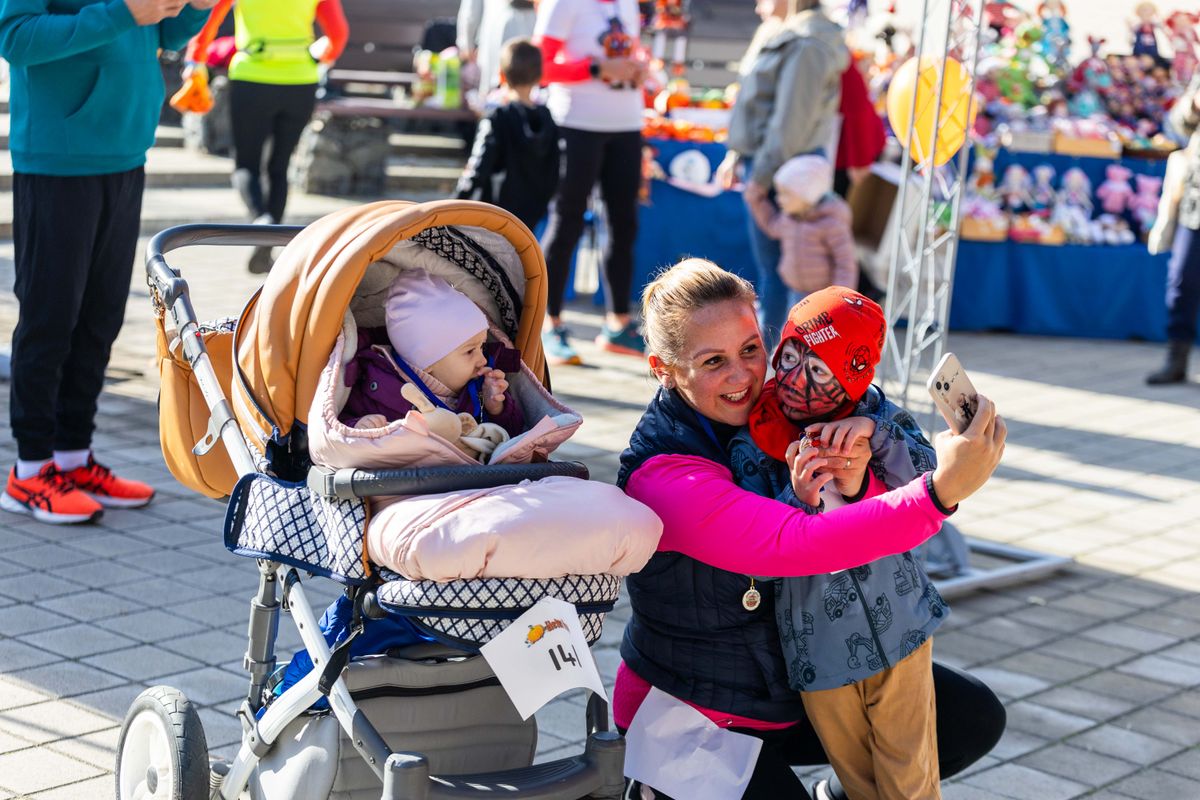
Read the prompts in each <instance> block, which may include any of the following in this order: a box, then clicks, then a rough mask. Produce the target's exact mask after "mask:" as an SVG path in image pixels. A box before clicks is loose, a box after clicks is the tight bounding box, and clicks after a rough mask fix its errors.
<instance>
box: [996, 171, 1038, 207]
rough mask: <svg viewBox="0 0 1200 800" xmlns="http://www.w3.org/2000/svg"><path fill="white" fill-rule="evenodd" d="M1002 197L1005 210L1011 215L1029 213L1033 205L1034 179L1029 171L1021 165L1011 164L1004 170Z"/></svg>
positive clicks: (1001, 185) (1000, 189)
mask: <svg viewBox="0 0 1200 800" xmlns="http://www.w3.org/2000/svg"><path fill="white" fill-rule="evenodd" d="M999 191H1000V197H1001V198H1002V199H1003V200H1004V208H1005V209H1007V210H1008V212H1009V213H1011V214H1019V213H1021V212H1024V211H1028V210H1029V208H1030V207H1031V206H1032V205H1033V179H1032V178H1030V177H1029V171H1028V170H1027V169H1025V168H1024V167H1022V166H1021V165H1020V164H1011V165H1009V167H1008V168H1007V169H1006V170H1004V180H1002V181H1001V182H1000V187H999Z"/></svg>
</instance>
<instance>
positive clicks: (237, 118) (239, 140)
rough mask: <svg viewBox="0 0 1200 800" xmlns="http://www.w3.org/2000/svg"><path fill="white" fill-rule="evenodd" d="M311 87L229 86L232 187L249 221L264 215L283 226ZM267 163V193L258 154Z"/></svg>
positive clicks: (311, 98) (308, 112) (307, 116)
mask: <svg viewBox="0 0 1200 800" xmlns="http://www.w3.org/2000/svg"><path fill="white" fill-rule="evenodd" d="M316 92H317V85H316V84H315V83H301V84H292V85H286V84H273V83H252V82H251V81H230V82H229V113H230V114H231V115H232V117H231V124H232V127H233V161H234V166H233V188H235V189H237V191H238V194H240V195H241V197H242V202H243V203H245V204H246V209H247V210H248V211H249V212H250V217H251V219H257V218H258V217H261V216H263V215H264V214H267V215H269V216H270V217H271V220H272V221H274V222H276V223H278V222H282V221H283V210H284V207H285V206H286V205H287V193H288V180H287V177H288V164H289V163H290V162H291V160H292V153H294V152H295V150H296V145H298V144H299V143H300V134H301V133H303V132H304V126H305V125H307V124H308V121H309V119H311V118H312V112H313V107H314V106H315V105H316V97H317V95H316ZM268 140H270V142H271V151H270V155H269V156H268V158H267V163H266V169H267V190H266V193H265V194H264V192H263V183H262V169H263V151H264V150H265V149H266V146H267V141H268Z"/></svg>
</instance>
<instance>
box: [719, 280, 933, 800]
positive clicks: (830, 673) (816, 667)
mask: <svg viewBox="0 0 1200 800" xmlns="http://www.w3.org/2000/svg"><path fill="white" fill-rule="evenodd" d="M885 331H886V322H885V320H884V316H883V311H882V309H880V308H879V306H878V305H877V304H876V303H874V302H872V301H871V300H869V299H867V298H866V297H864V296H863V295H861V294H859V293H858V292H855V291H852V290H850V289H847V288H844V287H841V286H831V287H829V288H826V289H822V290H821V291H819V292H814V293H812V294H810V295H808V296H807V297H806V298H804V299H803V300H801V301H800V302H799V303H797V304H796V305H795V306H794V307H793V308H792V309H791V311H790V312H789V314H788V321H787V324H786V325H785V326H784V329H783V337H782V341H781V342H780V345H779V347H778V348H777V349H776V351H775V355H774V358H773V359H772V365H773V366H774V368H775V377H774V378H773V379H772V380H770V381H768V382H767V383H766V385H765V386H764V387H763V392H762V395H761V396H760V398H759V400H758V403H757V404H756V405H755V407H754V410H753V411H752V412H751V415H750V422H749V425H748V428H747V429H746V430H744V431H742V432H741V433H739V434H738V435H737V436H736V437H734V439H733V442H732V443H731V444H730V455H731V462H732V465H733V476H734V480H735V481H736V482H737V483H738V485H739V486H741V487H743V488H745V489H748V490H751V491H754V492H756V493H758V494H761V495H764V496H768V497H774V498H775V499H777V500H780V501H782V502H786V503H789V504H790V505H793V506H795V507H798V508H802V509H804V510H805V511H807V512H808V513H810V514H819V513H821V512H822V511H825V510H828V509H829V508H833V507H835V506H837V505H842V504H845V503H853V502H857V501H858V500H861V499H862V498H864V497H868V496H873V495H875V494H879V493H881V492H883V491H886V490H888V489H891V488H895V487H898V486H902V485H904V484H905V483H907V482H909V481H911V480H912V479H913V478H915V477H916V476H917V475H919V474H921V473H924V472H929V471H931V470H932V469H933V468H934V466H936V463H935V455H934V450H933V447H932V446H931V445H930V444H929V442H928V441H926V439H925V437H924V436H923V435H922V433H921V431H920V428H919V427H918V426H917V424H916V421H915V420H914V419H913V417H912V415H911V414H909V413H908V412H907V411H905V410H904V409H902V408H900V407H899V406H897V405H895V404H894V403H891V402H890V401H888V400H887V399H886V398H885V397H884V395H883V392H882V391H881V390H880V389H879V388H878V387H876V386H873V385H872V383H871V381H872V379H873V378H874V375H875V367H876V365H877V364H878V363H879V359H880V354H881V351H882V348H883V341H884V334H885ZM792 464H799V466H800V467H802V469H796V470H795V471H794V472H793V470H792V469H791V465H792ZM793 474H795V476H796V477H795V478H793V477H792V476H793ZM754 581H770V583H769V584H767V586H764V587H763V588H764V589H766V588H770V589H772V590H773V591H774V592H775V614H776V621H777V623H778V627H779V633H780V639H781V643H782V646H783V652H784V658H785V659H786V660H787V665H788V681H789V684H790V686H791V688H792V689H794V690H796V691H799V692H800V693H801V699H802V700H803V702H804V707H805V711H806V712H807V713H808V716H809V718H810V719H811V720H812V724H813V727H814V728H815V729H816V731H817V734H818V736H819V737H820V739H821V743H822V745H823V746H824V748H825V751H826V752H827V753H828V754H829V758H830V763H831V764H832V765H833V767H834V771H835V772H836V773H837V776H838V779H839V780H840V782H841V783H842V785H843V787H844V789H845V791H846V793H847V795H848V796H850V797H872V798H881V800H891V799H892V798H894V799H895V800H905V799H907V798H915V797H920V798H922V800H928V798H939V797H940V796H941V794H940V789H939V787H938V757H937V746H936V737H935V730H936V728H935V723H936V715H935V710H934V696H933V681H932V672H931V661H932V639H931V638H930V636H931V634H932V633H933V631H934V630H936V629H937V628H938V627H939V626H940V625H941V623H942V621H943V620H944V619H945V617H946V615H947V614H948V613H949V608H948V607H947V606H946V604H945V602H944V601H943V600H942V598H941V596H940V595H938V593H937V590H936V589H935V588H934V586H933V585H932V584H931V583H930V582H929V579H928V577H927V576H926V575H925V571H924V569H923V567H922V565H921V563H920V561H918V560H917V558H916V557H914V556H913V554H912V553H902V554H900V555H896V556H889V557H887V558H883V559H880V560H878V561H874V562H871V563H869V564H864V565H862V566H859V567H855V568H854V569H851V570H847V571H845V572H839V573H834V574H831V575H818V576H811V577H800V578H780V579H770V578H760V577H757V576H755V577H753V578H751V577H750V576H747V583H748V584H751V585H752V584H753V582H754Z"/></svg>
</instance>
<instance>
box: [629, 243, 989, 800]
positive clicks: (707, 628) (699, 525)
mask: <svg viewBox="0 0 1200 800" xmlns="http://www.w3.org/2000/svg"><path fill="white" fill-rule="evenodd" d="M754 301H755V297H754V290H753V289H752V288H751V287H750V285H749V284H748V283H747V282H746V281H744V280H743V279H741V278H739V277H737V276H736V275H733V274H732V273H729V272H726V271H725V270H723V269H721V268H720V267H718V266H716V265H715V264H712V263H710V262H707V261H702V260H700V259H690V260H687V261H684V262H682V263H680V264H677V265H676V266H674V267H672V268H671V269H670V270H668V271H667V272H665V273H663V274H662V275H660V276H659V277H658V278H657V279H656V280H655V281H654V282H652V283H651V284H650V285H649V286H647V287H646V290H645V293H644V295H643V319H644V320H645V323H644V324H645V332H646V341H647V352H648V361H649V365H650V369H651V371H652V372H653V374H654V375H655V377H656V379H657V380H658V381H659V383H660V384H661V388H660V389H659V391H658V393H657V395H656V396H655V397H654V399H653V400H652V401H651V402H650V405H649V406H648V408H647V409H646V412H645V414H644V415H643V416H642V419H641V421H640V422H639V423H638V426H637V428H636V430H635V431H634V433H633V436H632V437H631V438H630V443H629V448H628V449H627V450H626V451H625V452H624V453H622V454H621V470H620V473H619V474H618V477H617V482H618V485H620V486H621V487H622V488H623V489H624V490H625V492H626V493H627V494H629V496H631V497H634V498H636V499H637V500H640V501H641V502H643V503H645V504H646V505H648V506H649V507H650V508H652V509H653V510H654V511H655V512H656V513H657V514H658V516H659V517H660V518H661V519H662V521H663V535H662V539H661V541H660V543H659V547H658V552H657V553H655V555H654V556H653V557H652V558H651V560H650V562H649V563H648V564H647V565H646V567H645V568H643V569H642V571H641V572H639V573H637V574H635V575H630V576H629V577H628V578H627V586H628V589H629V598H630V602H631V604H632V608H633V617H632V619H631V620H630V622H629V624H628V626H627V627H626V629H625V637H624V641H623V642H622V644H621V657H622V659H623V663H622V664H621V666H620V667H619V668H618V670H617V680H616V686H615V688H614V690H613V716H614V718H615V720H616V723H617V725H618V727H619V728H621V729H628V727H629V725H630V723H631V722H632V720H633V717H634V714H635V713H636V712H637V710H638V707H639V706H640V705H641V703H642V702H643V700H644V699H645V698H646V696H647V694H648V693H649V691H650V689H651V687H654V688H657V689H659V690H661V691H663V692H666V693H667V694H669V695H672V696H673V697H675V698H677V699H679V700H682V701H683V702H685V703H687V704H689V705H691V706H693V707H694V708H696V709H697V710H699V711H700V712H701V713H702V714H704V715H705V716H706V717H708V718H709V719H710V720H712V721H713V722H715V723H716V724H717V725H719V726H721V727H724V728H729V729H731V730H735V731H737V732H739V733H743V734H747V735H750V736H754V737H757V738H759V739H761V740H762V741H763V749H762V751H761V753H760V755H759V757H758V760H757V763H756V766H755V768H754V772H753V775H752V777H751V779H750V783H749V785H748V787H747V788H746V790H745V794H744V795H743V797H744V798H751V799H753V800H760V798H761V799H762V800H766V799H767V798H781V797H808V796H809V795H808V793H807V790H806V789H805V788H804V787H803V786H802V785H801V783H800V781H799V779H798V778H797V777H796V776H795V773H793V772H792V767H793V766H799V765H806V764H822V763H827V759H826V757H825V753H824V750H823V749H822V747H821V744H820V741H819V740H818V738H817V736H816V734H815V733H814V731H813V728H812V725H811V724H810V723H809V722H808V721H807V719H806V718H805V716H804V708H803V705H802V703H801V699H800V696H799V694H798V693H797V692H794V691H792V690H791V689H789V687H788V680H787V669H786V665H785V663H784V657H783V654H782V650H781V647H780V642H779V631H778V627H777V625H776V621H775V609H774V595H773V592H772V591H771V590H770V589H766V590H764V591H762V592H761V599H759V598H755V602H752V603H747V602H746V595H747V593H748V591H749V590H750V589H752V588H753V587H754V583H753V579H752V578H751V577H749V576H753V575H775V576H801V575H814V574H820V573H825V572H834V571H837V570H843V569H850V568H852V567H856V566H858V565H860V564H865V563H868V562H871V561H874V560H876V559H878V558H880V557H882V556H885V555H891V554H895V553H901V552H904V551H906V550H909V549H911V548H913V547H915V546H917V545H918V544H920V543H922V542H924V541H925V540H926V539H928V538H929V537H930V536H932V535H933V534H934V533H936V532H937V530H938V529H939V528H940V526H941V523H942V521H943V520H944V519H945V518H946V517H947V516H948V515H949V514H950V513H952V512H953V510H954V509H955V508H956V507H957V505H958V503H959V502H960V501H962V500H965V499H966V498H967V497H969V496H970V495H971V494H973V493H974V492H975V491H977V490H978V489H979V488H980V487H981V486H983V484H984V483H985V482H986V481H987V479H988V478H989V477H990V476H991V474H992V472H993V471H994V470H995V468H996V466H997V464H998V463H999V461H1000V456H1001V454H1002V452H1003V450H1004V440H1005V435H1006V428H1005V425H1004V421H1003V420H1002V419H1001V418H1000V417H999V416H997V415H996V409H995V406H994V405H993V404H992V402H991V401H990V400H988V399H987V398H986V397H983V396H982V395H980V396H979V409H978V412H977V414H976V416H975V419H974V420H973V421H972V423H971V425H970V427H969V428H968V429H967V430H966V431H965V432H964V434H962V435H953V434H950V433H949V432H948V431H946V432H943V433H942V434H940V435H938V436H937V437H936V438H935V448H936V450H937V455H938V466H937V468H936V469H935V470H934V471H933V472H929V473H926V474H925V475H923V476H921V477H919V478H917V479H916V480H914V481H913V482H912V483H910V484H908V485H906V486H902V487H900V488H898V489H895V490H893V491H887V492H884V491H882V490H883V487H882V485H880V484H879V483H878V481H873V480H870V476H869V475H868V473H867V463H868V461H869V460H870V457H871V453H870V448H869V447H866V446H865V443H864V447H863V448H856V449H853V450H852V451H851V452H850V454H849V456H848V457H846V458H845V459H844V463H841V462H842V460H843V459H842V458H840V457H839V459H838V461H839V466H840V468H839V469H836V470H832V472H833V474H834V479H835V480H838V481H839V482H844V483H845V484H846V485H853V486H863V487H864V489H866V491H862V490H860V493H861V495H862V497H861V499H857V500H856V502H853V503H850V504H848V505H846V506H843V507H841V508H836V509H833V510H831V511H827V512H825V513H822V514H819V515H815V516H809V515H808V514H806V513H805V512H804V511H803V510H800V509H796V508H793V507H791V506H789V505H786V504H784V503H782V502H779V501H776V500H773V499H770V498H766V497H760V496H758V495H756V494H753V493H751V492H748V491H745V490H742V489H740V488H738V487H737V486H736V485H735V484H734V482H733V477H732V473H731V469H730V466H731V465H730V461H729V456H728V454H727V448H728V445H729V442H730V440H731V439H732V438H733V436H734V434H736V433H737V432H738V431H739V430H740V429H741V428H742V427H743V426H745V425H746V423H747V421H748V419H749V417H750V411H751V409H752V408H753V407H754V405H755V403H756V401H757V400H758V397H759V395H760V393H761V392H762V390H763V383H764V379H765V377H766V371H767V358H766V353H765V351H764V349H763V345H762V338H761V335H760V333H759V329H758V322H757V320H756V318H755V312H754ZM933 673H934V674H933V680H934V686H935V693H936V705H937V716H938V722H937V734H938V740H937V750H938V756H939V760H940V767H941V776H942V777H943V778H945V777H947V776H949V775H953V774H955V773H957V772H960V771H961V770H963V769H964V768H966V767H967V766H968V765H970V764H971V763H973V762H974V761H976V760H977V759H979V758H980V757H982V756H983V755H984V754H985V753H987V752H988V751H989V750H990V749H991V748H992V747H993V746H994V745H995V743H996V742H997V741H998V740H999V738H1000V734H1001V733H1002V732H1003V730H1004V709H1003V706H1001V705H1000V702H999V701H998V700H997V699H996V697H995V695H994V694H992V692H991V691H990V690H989V689H988V688H987V687H986V686H984V685H983V684H982V683H980V682H978V681H977V680H975V679H973V678H971V677H969V676H967V675H965V674H963V673H961V672H958V671H956V670H953V669H950V668H948V667H944V666H942V665H939V664H934V666H933ZM641 791H642V794H641V795H639V794H637V793H633V794H631V796H632V797H641V798H651V797H653V798H659V800H663V799H664V798H666V796H665V795H663V794H661V793H658V792H656V791H654V790H651V789H649V788H648V787H647V788H645V789H643V790H641ZM646 792H650V793H649V794H646ZM821 792H822V795H823V796H824V797H830V798H836V797H842V795H841V793H840V788H839V787H837V786H834V787H833V789H832V790H830V788H829V787H828V786H826V787H824V788H822V789H821Z"/></svg>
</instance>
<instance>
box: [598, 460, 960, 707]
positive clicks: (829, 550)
mask: <svg viewBox="0 0 1200 800" xmlns="http://www.w3.org/2000/svg"><path fill="white" fill-rule="evenodd" d="M868 474H870V473H868ZM869 480H870V485H869V487H868V489H867V493H866V495H865V496H864V498H863V499H862V500H861V501H859V502H857V503H853V504H851V505H847V506H843V507H841V508H838V509H834V510H833V511H830V512H828V513H825V514H816V515H809V514H806V513H804V512H803V511H801V510H799V509H795V508H791V507H790V506H787V505H785V504H783V503H780V502H778V501H777V500H774V499H772V498H769V497H760V496H759V495H756V494H754V493H752V492H748V491H746V490H744V489H741V488H739V487H738V486H737V485H736V484H735V483H734V482H733V474H732V473H731V472H730V471H729V468H728V467H724V466H722V465H720V464H717V463H715V462H713V461H709V460H708V459H705V458H700V457H698V456H685V455H660V456H655V457H653V458H651V459H649V460H648V461H646V463H644V464H643V465H642V466H641V467H639V468H638V469H637V470H636V471H635V472H634V473H633V474H632V475H631V476H630V477H629V481H628V483H627V484H626V486H625V493H626V494H628V495H629V496H630V497H632V498H634V499H635V500H639V501H641V502H642V503H644V504H646V505H647V506H649V507H650V508H651V509H652V510H653V511H654V512H655V513H656V514H658V516H659V518H660V519H661V520H662V522H663V535H662V538H661V539H659V543H658V550H659V551H660V552H676V553H682V554H683V555H686V556H690V557H691V558H694V559H696V560H697V561H701V562H703V563H705V564H708V565H710V566H713V567H717V568H718V569H724V570H728V571H730V572H743V573H746V574H748V575H778V576H782V577H787V576H798V575H818V574H821V573H824V572H835V571H837V570H842V569H850V568H851V567H857V566H859V565H860V564H866V563H869V562H871V561H874V560H876V559H878V558H882V557H883V556H886V555H891V554H893V553H900V552H903V551H905V550H911V549H912V548H914V547H916V546H917V545H919V544H921V543H922V542H924V541H925V540H926V539H928V538H929V537H930V536H932V535H933V534H935V533H937V531H938V529H939V528H940V527H941V525H942V521H943V520H944V519H945V518H946V515H945V514H943V513H942V512H941V511H939V510H938V508H937V506H936V505H935V504H934V502H933V499H932V498H931V497H930V496H929V491H928V490H927V489H926V487H925V482H924V480H923V479H922V478H918V479H916V480H914V481H913V482H912V483H909V484H907V485H905V486H902V487H900V488H899V489H893V490H892V491H890V492H885V491H884V486H883V485H882V484H881V483H880V482H879V481H878V480H877V479H876V478H875V477H874V476H873V475H872V476H871V477H870V478H869ZM649 691H650V684H649V683H647V682H646V681H645V680H643V679H642V678H641V677H640V676H638V675H637V674H636V673H634V672H633V671H632V670H630V669H629V668H628V667H626V666H625V665H624V664H621V666H620V667H619V668H618V670H617V680H616V686H615V687H614V689H613V718H614V720H615V721H616V723H617V724H618V725H620V726H621V727H622V728H627V727H629V723H630V722H631V721H632V720H633V715H634V714H635V713H636V712H637V709H638V707H639V706H640V705H641V704H642V701H643V700H644V699H645V698H646V694H647V693H648V692H649ZM691 705H693V707H695V708H696V709H697V710H698V711H700V712H701V713H702V714H704V715H705V716H706V717H708V718H709V719H711V720H712V721H713V722H715V723H717V724H718V725H721V726H722V727H740V728H758V729H772V728H785V727H788V726H789V725H790V724H791V723H774V722H764V721H762V720H754V719H749V718H746V717H738V716H736V715H731V714H728V713H726V712H723V711H717V710H714V709H708V708H704V707H701V706H696V705H695V704H691Z"/></svg>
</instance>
